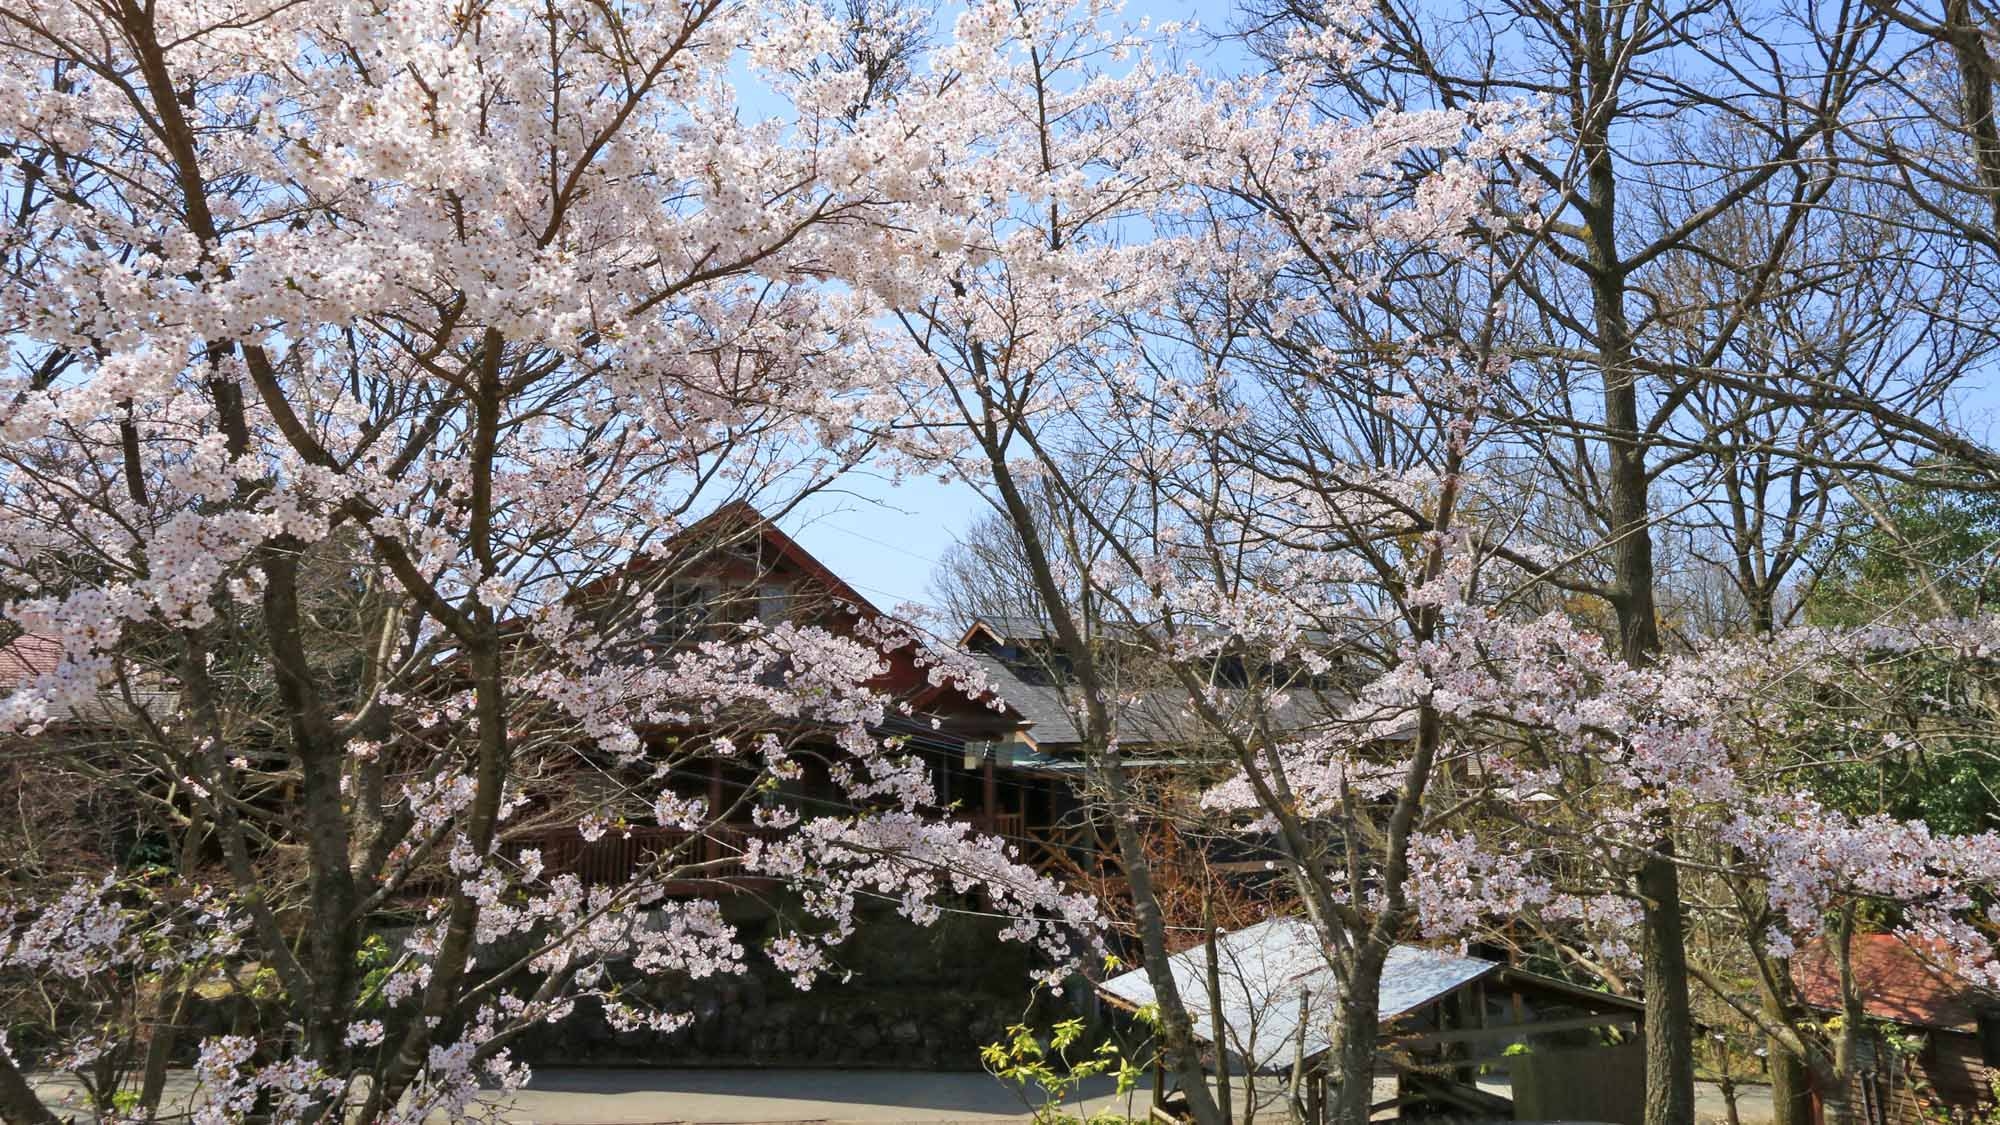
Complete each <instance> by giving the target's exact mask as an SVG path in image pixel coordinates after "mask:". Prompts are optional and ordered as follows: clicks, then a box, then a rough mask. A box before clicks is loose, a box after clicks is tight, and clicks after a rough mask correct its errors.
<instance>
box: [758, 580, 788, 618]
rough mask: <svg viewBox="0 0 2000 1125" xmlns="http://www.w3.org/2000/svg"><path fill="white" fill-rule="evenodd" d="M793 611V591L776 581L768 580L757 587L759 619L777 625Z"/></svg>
mask: <svg viewBox="0 0 2000 1125" xmlns="http://www.w3.org/2000/svg"><path fill="white" fill-rule="evenodd" d="M791 611H792V593H791V591H790V590H787V589H786V588H785V587H784V586H782V585H779V584H778V583H775V582H766V583H764V584H763V585H761V586H759V587H757V620H759V621H761V622H763V623H764V624H766V625H776V624H777V623H778V622H780V621H783V620H784V619H785V618H786V617H787V616H789V615H790V614H791Z"/></svg>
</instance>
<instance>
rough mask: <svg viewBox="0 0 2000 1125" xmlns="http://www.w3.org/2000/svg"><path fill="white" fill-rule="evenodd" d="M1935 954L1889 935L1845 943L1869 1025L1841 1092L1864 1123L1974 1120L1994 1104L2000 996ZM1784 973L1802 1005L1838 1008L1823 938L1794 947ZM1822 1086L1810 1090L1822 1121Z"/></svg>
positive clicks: (1999, 1070)
mask: <svg viewBox="0 0 2000 1125" xmlns="http://www.w3.org/2000/svg"><path fill="white" fill-rule="evenodd" d="M1940 953H1941V951H1940V950H1939V949H1938V948H1937V947H1936V946H1935V945H1931V944H1928V943H1925V942H1923V941H1918V940H1911V939H1906V938H1903V937H1901V936H1898V935H1896V934H1857V935H1855V936H1854V938H1853V939H1852V942H1851V944H1850V946H1849V949H1848V957H1849V960H1850V964H1851V968H1852V971H1853V974H1854V983H1855V986H1856V990H1857V991H1858V992H1859V994H1860V996H1861V1004H1862V1010H1863V1011H1864V1012H1865V1013H1866V1014H1867V1016H1868V1018H1869V1019H1870V1020H1871V1021H1874V1022H1875V1023H1876V1024H1877V1026H1875V1027H1873V1028H1871V1029H1870V1031H1869V1034H1868V1035H1866V1036H1865V1037H1864V1038H1863V1040H1862V1057H1861V1060H1860V1065H1858V1066H1857V1067H1856V1068H1855V1074H1854V1076H1853V1079H1852V1081H1851V1083H1850V1088H1849V1090H1848V1092H1847V1094H1848V1098H1849V1099H1850V1104H1851V1105H1853V1106H1854V1107H1855V1112H1856V1114H1857V1115H1858V1117H1859V1119H1860V1120H1862V1121H1864V1122H1867V1123H1868V1125H1929V1123H1931V1122H1936V1121H1941V1120H1942V1121H1953V1120H1960V1121H1963V1120H1974V1119H1981V1118H1979V1115H1980V1114H1982V1113H1990V1112H1992V1110H1993V1109H1994V1104H1995V1099H1994V1096H1993V1083H1994V1081H1995V1079H1996V1078H2000V996H1996V995H1994V994H1993V993H1991V992H1987V991H1984V990H1981V989H1979V988H1976V987H1974V986H1973V985H1972V984H1971V983H1970V982H1968V981H1966V980H1964V979H1963V978H1961V977H1959V976H1957V975H1955V974H1953V973H1952V972H1950V971H1949V970H1948V969H1946V968H1944V967H1943V966H1944V958H1943V957H1942V956H1941V955H1940ZM1792 977H1793V981H1794V983H1795V984H1796V985H1797V986H1798V990H1799V996H1800V998H1801V999H1803V1000H1804V1001H1805V1003H1806V1004H1807V1005H1809V1006H1810V1007H1812V1008H1814V1009H1816V1010H1819V1011H1822V1012H1827V1013H1837V1012H1839V1011H1841V1010H1842V1007H1843V1005H1842V1004H1841V989H1840V965H1839V959H1838V957H1837V956H1836V951H1835V950H1834V949H1833V948H1832V947H1831V946H1830V945H1829V944H1828V943H1826V942H1824V941H1821V942H1814V943H1813V944H1811V945H1809V946H1807V947H1806V948H1805V949H1803V950H1801V951H1800V952H1799V955H1798V956H1797V957H1794V958H1793V959H1792ZM1892 1040H1893V1041H1892ZM1826 1094H1827V1091H1825V1090H1814V1091H1813V1113H1814V1118H1815V1120H1817V1121H1824V1120H1825V1115H1824V1107H1825V1101H1826Z"/></svg>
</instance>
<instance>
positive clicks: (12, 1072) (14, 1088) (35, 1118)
mask: <svg viewBox="0 0 2000 1125" xmlns="http://www.w3.org/2000/svg"><path fill="white" fill-rule="evenodd" d="M0 1121H7V1122H19V1123H20V1125H56V1115H55V1114H53V1113H50V1112H49V1110H48V1107H47V1106H45V1105H43V1104H42V1100H41V1099H40V1098H38V1097H36V1096H35V1091H34V1090H33V1089H32V1088H31V1087H30V1086H29V1085H28V1080H27V1079H26V1078H23V1077H22V1076H21V1072H20V1070H19V1069H17V1068H16V1067H15V1066H14V1061H13V1060H12V1059H10V1058H8V1057H7V1055H6V1052H4V1051H0Z"/></svg>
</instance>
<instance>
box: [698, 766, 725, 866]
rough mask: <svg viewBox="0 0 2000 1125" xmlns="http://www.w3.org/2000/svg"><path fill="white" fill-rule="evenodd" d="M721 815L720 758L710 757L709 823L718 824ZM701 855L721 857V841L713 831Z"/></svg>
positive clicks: (712, 858)
mask: <svg viewBox="0 0 2000 1125" xmlns="http://www.w3.org/2000/svg"><path fill="white" fill-rule="evenodd" d="M721 816H722V759H721V758H710V759H709V760H708V820H709V823H710V824H715V825H720V824H721V823H722V822H721V819H720V818H721ZM702 857H703V858H704V859H709V860H717V859H721V858H722V841H721V840H718V839H716V838H715V834H714V833H710V834H709V837H708V845H707V846H706V847H704V848H703V849H702Z"/></svg>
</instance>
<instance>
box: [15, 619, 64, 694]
mask: <svg viewBox="0 0 2000 1125" xmlns="http://www.w3.org/2000/svg"><path fill="white" fill-rule="evenodd" d="M61 660H62V643H61V642H59V641H57V640H56V639H55V638H53V637H38V636H35V635H34V634H32V633H25V634H22V635H21V636H18V637H15V638H14V639H13V640H11V641H8V642H7V643H6V644H4V645H0V691H12V690H14V689H15V688H17V687H19V686H20V685H22V684H24V683H27V682H28V681H30V680H33V679H35V678H36V677H37V676H43V675H46V674H48V673H50V672H53V671H55V669H56V664H57V663H58V662H60V661H61Z"/></svg>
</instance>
